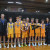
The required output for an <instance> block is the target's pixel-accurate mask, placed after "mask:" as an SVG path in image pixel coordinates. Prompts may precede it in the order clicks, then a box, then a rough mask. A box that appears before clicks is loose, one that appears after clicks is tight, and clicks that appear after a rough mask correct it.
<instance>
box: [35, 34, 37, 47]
mask: <svg viewBox="0 0 50 50" xmlns="http://www.w3.org/2000/svg"><path fill="white" fill-rule="evenodd" d="M36 39H37V35H35V46H36V45H37V44H36Z"/></svg>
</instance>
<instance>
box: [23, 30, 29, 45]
mask: <svg viewBox="0 0 50 50" xmlns="http://www.w3.org/2000/svg"><path fill="white" fill-rule="evenodd" d="M27 35H28V34H27V31H26V32H25V34H24V40H25V43H24V45H25V46H27V44H26V38H27Z"/></svg>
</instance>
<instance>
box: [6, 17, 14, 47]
mask: <svg viewBox="0 0 50 50" xmlns="http://www.w3.org/2000/svg"><path fill="white" fill-rule="evenodd" d="M7 33H8V46H7V48H9V39H10V37H11V47H12V48H13V45H12V42H13V34H14V24H13V22H12V18H11V17H10V18H9V23H7Z"/></svg>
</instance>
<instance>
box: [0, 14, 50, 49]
mask: <svg viewBox="0 0 50 50" xmlns="http://www.w3.org/2000/svg"><path fill="white" fill-rule="evenodd" d="M4 16H5V15H4V14H1V18H0V48H2V45H1V40H2V37H3V42H4V43H3V46H4V48H6V44H5V37H6V36H7V38H8V44H7V48H9V41H10V39H11V48H13V47H14V48H15V47H16V44H18V47H23V46H31V45H32V46H37V44H38V46H40V45H47V44H45V32H46V30H45V26H46V25H45V21H44V19H42V20H41V23H39V19H34V18H31V22H29V20H30V19H29V18H26V19H25V18H24V19H23V20H21V16H18V17H16V22H12V17H10V18H9V22H7V20H6V19H5V18H4ZM46 20H47V21H49V18H46ZM34 21H35V22H34ZM14 34H15V38H14ZM37 37H38V39H37ZM40 37H41V38H40ZM13 38H14V44H13ZM27 40H28V44H27ZM16 41H17V42H16Z"/></svg>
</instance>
